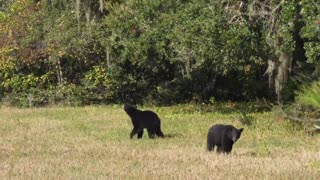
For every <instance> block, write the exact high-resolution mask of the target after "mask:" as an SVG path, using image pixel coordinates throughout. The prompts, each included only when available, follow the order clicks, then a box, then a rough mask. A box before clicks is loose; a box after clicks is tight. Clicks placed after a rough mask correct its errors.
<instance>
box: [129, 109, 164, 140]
mask: <svg viewBox="0 0 320 180" xmlns="http://www.w3.org/2000/svg"><path fill="white" fill-rule="evenodd" d="M124 111H125V112H126V113H127V114H128V115H129V116H130V118H131V121H132V124H133V129H132V132H131V133H130V139H132V138H133V136H134V135H135V134H138V139H140V138H142V135H143V129H144V128H147V130H148V135H149V138H152V139H153V138H155V135H157V136H158V137H164V135H163V133H162V131H161V128H160V118H159V117H158V115H157V114H156V113H154V112H152V111H141V110H139V109H137V108H135V107H134V106H131V105H127V104H125V105H124Z"/></svg>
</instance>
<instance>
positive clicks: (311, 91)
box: [297, 81, 320, 109]
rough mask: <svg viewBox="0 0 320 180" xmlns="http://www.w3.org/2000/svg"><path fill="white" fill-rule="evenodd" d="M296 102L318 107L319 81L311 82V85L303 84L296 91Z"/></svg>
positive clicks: (319, 100)
mask: <svg viewBox="0 0 320 180" xmlns="http://www.w3.org/2000/svg"><path fill="white" fill-rule="evenodd" d="M297 95H298V96H297V102H298V103H301V104H304V105H310V106H313V107H314V108H316V109H319V108H320V82H319V81H316V82H313V83H312V84H311V85H307V86H303V87H302V88H301V89H300V90H299V91H298V92H297Z"/></svg>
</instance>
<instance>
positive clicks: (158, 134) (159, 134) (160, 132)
mask: <svg viewBox="0 0 320 180" xmlns="http://www.w3.org/2000/svg"><path fill="white" fill-rule="evenodd" d="M156 134H157V136H158V137H162V138H163V137H164V134H163V133H162V131H161V129H160V126H159V127H158V128H157V132H156Z"/></svg>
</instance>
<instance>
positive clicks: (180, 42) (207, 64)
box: [0, 0, 320, 106]
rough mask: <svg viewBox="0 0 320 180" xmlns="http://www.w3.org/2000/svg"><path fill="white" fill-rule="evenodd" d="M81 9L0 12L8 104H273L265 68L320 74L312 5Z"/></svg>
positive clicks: (152, 4)
mask: <svg viewBox="0 0 320 180" xmlns="http://www.w3.org/2000/svg"><path fill="white" fill-rule="evenodd" d="M76 2H79V1H65V0H52V1H34V0H27V1H24V0H17V1H9V2H8V3H4V2H1V3H0V19H1V20H3V21H1V22H0V30H1V33H0V45H1V46H0V47H1V48H0V80H1V85H0V98H3V97H4V96H5V95H6V96H7V97H11V99H14V97H19V98H17V99H21V100H23V101H24V102H28V100H26V101H25V99H26V97H28V95H29V94H33V97H34V98H33V99H34V100H33V101H34V104H42V103H40V101H42V100H41V99H42V97H45V99H47V100H46V102H45V103H44V104H56V103H63V102H65V103H66V104H74V105H84V104H100V103H120V102H131V103H149V104H175V103H185V102H195V103H203V102H204V103H209V102H210V99H215V101H224V100H231V101H242V100H245V101H252V100H253V99H255V98H263V97H266V98H268V99H270V100H272V99H273V96H274V93H272V91H273V88H274V87H272V84H271V85H270V88H269V85H268V79H267V77H266V76H262V75H263V74H264V72H265V70H266V69H267V60H273V61H276V60H277V58H278V56H279V54H281V53H284V52H286V53H288V54H291V53H292V54H293V61H292V66H290V69H291V70H292V72H294V74H295V73H296V72H299V73H302V74H303V75H304V76H311V74H312V72H313V74H312V76H313V77H314V78H313V79H317V78H318V77H319V74H320V73H319V72H320V68H319V63H318V62H319V51H320V49H319V32H320V30H319V24H318V20H319V14H318V12H317V7H318V6H317V4H315V3H316V2H315V1H313V0H303V1H301V2H300V1H297V0H289V1H277V0H272V1H268V2H267V1H263V2H261V4H260V5H257V4H253V3H254V1H243V2H242V3H239V1H234V0H228V1H221V2H220V1H206V0H200V1H199V0H198V1H196V0H153V1H147V0H144V1H135V0H127V1H117V0H116V1H114V0H112V1H109V0H107V1H96V2H94V1H92V2H91V1H87V0H83V1H82V0H81V1H80V4H77V3H76ZM103 2H104V6H101V4H100V3H103ZM263 7H267V8H263ZM101 8H102V9H101ZM274 20H275V21H274ZM307 58H308V59H307ZM277 63H279V62H277ZM277 63H276V65H278V64H277ZM275 71H276V70H275V69H273V70H272V72H273V73H274V76H273V77H275V74H276V73H275ZM290 76H292V75H290ZM269 82H271V81H269ZM288 82H289V83H288ZM288 82H287V84H286V85H284V88H282V89H283V90H282V91H283V92H282V94H283V97H284V99H289V100H292V99H294V97H293V95H294V94H293V92H294V90H295V89H296V87H297V85H296V84H293V83H291V81H288ZM54 91H56V92H54ZM62 91H65V92H62ZM29 97H30V96H29ZM38 97H39V98H38ZM66 97H67V98H66ZM9 99H10V98H9ZM37 99H38V100H37ZM63 99H66V100H65V101H64V100H63ZM5 101H8V98H7V99H5ZM18 101H19V100H17V102H18ZM36 101H39V103H36ZM12 102H16V101H15V100H13V101H12ZM14 104H15V103H14ZM18 104H19V103H18ZM22 104H23V103H22ZM31 104H32V103H31ZM26 105H28V103H26ZM29 106H30V104H29Z"/></svg>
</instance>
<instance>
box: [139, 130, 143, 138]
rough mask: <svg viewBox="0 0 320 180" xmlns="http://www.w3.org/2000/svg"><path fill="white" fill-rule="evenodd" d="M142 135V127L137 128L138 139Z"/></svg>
mask: <svg viewBox="0 0 320 180" xmlns="http://www.w3.org/2000/svg"><path fill="white" fill-rule="evenodd" d="M142 135H143V129H139V130H138V139H141V138H142Z"/></svg>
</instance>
